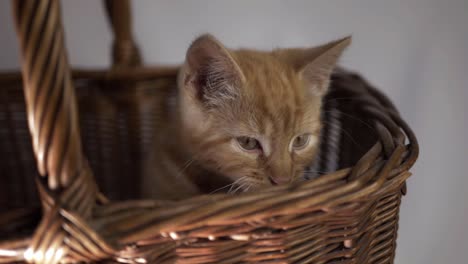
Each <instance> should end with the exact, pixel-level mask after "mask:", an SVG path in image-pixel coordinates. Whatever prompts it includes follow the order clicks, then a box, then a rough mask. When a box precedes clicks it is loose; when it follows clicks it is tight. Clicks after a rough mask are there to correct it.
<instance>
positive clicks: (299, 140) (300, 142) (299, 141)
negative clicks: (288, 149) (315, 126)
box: [292, 134, 310, 150]
mask: <svg viewBox="0 0 468 264" xmlns="http://www.w3.org/2000/svg"><path fill="white" fill-rule="evenodd" d="M309 140H310V134H302V135H299V136H297V137H296V138H294V141H293V143H292V148H293V149H296V150H297V149H303V148H305V147H306V146H307V143H309Z"/></svg>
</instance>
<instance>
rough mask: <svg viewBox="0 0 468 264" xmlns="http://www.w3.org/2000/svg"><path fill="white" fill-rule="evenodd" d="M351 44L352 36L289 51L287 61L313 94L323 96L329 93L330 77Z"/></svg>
mask: <svg viewBox="0 0 468 264" xmlns="http://www.w3.org/2000/svg"><path fill="white" fill-rule="evenodd" d="M349 44H351V36H348V37H345V38H342V39H339V40H336V41H332V42H329V43H327V44H324V45H321V46H318V47H313V48H309V49H294V50H288V51H287V53H288V55H287V56H288V58H287V59H288V60H289V61H290V63H292V64H293V66H294V68H295V69H296V70H297V71H298V72H299V73H300V74H301V76H302V78H304V80H305V81H306V82H307V84H308V85H309V87H310V89H311V92H312V94H314V95H317V96H323V95H324V94H325V93H326V92H327V89H328V85H329V82H330V75H331V74H332V72H333V69H334V68H335V65H336V63H337V62H338V59H339V57H340V56H341V54H342V53H343V51H344V49H345V48H346V47H347V46H349Z"/></svg>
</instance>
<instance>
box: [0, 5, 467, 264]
mask: <svg viewBox="0 0 468 264" xmlns="http://www.w3.org/2000/svg"><path fill="white" fill-rule="evenodd" d="M62 3H63V17H64V22H65V29H66V40H67V44H68V48H69V53H70V60H71V62H72V64H73V65H75V66H80V67H94V68H95V67H101V68H102V67H106V66H107V65H108V64H109V45H110V43H111V35H110V33H109V28H108V25H107V23H106V20H105V19H104V15H103V8H102V6H101V2H100V1H95V0H81V1H62ZM133 8H134V10H133V11H134V18H135V21H134V24H135V25H134V28H135V35H136V39H137V40H138V43H139V44H140V47H141V49H142V51H143V54H144V58H145V60H146V62H147V63H148V64H164V63H170V64H174V63H179V62H181V61H182V60H183V58H184V52H185V49H186V48H187V47H188V45H189V43H190V42H191V41H192V40H193V39H194V37H196V36H197V35H199V34H200V33H204V32H210V33H212V34H214V35H215V36H216V37H217V38H219V39H220V40H221V41H222V42H223V43H225V44H226V45H227V46H229V47H239V46H243V47H252V48H259V49H271V48H275V47H290V46H310V45H315V44H320V43H323V42H326V41H330V40H333V39H336V38H338V37H343V36H345V35H348V34H352V35H353V44H352V46H351V48H350V49H349V50H348V51H347V52H346V55H345V56H344V58H343V59H342V64H343V65H345V66H347V67H350V68H352V69H354V70H357V71H359V72H361V73H362V74H363V75H364V76H365V77H366V78H367V79H368V80H370V81H371V83H373V84H374V85H376V86H377V87H380V88H381V89H382V90H383V91H384V92H385V93H387V94H388V95H389V96H390V98H392V99H393V101H394V102H395V104H396V105H397V106H398V107H399V109H400V111H401V113H402V115H403V117H404V118H405V119H406V120H407V121H408V122H409V124H410V125H411V126H412V128H413V129H414V130H415V131H416V134H417V136H418V138H419V141H420V144H421V155H420V158H419V161H418V162H417V163H416V165H415V167H414V168H413V170H412V171H413V173H414V175H413V176H412V177H411V178H410V180H409V183H408V194H407V196H406V197H404V200H403V205H402V212H401V219H400V230H399V239H398V250H397V260H396V263H397V264H423V263H424V264H427V263H429V264H432V263H434V264H438V263H454V264H463V263H468V260H467V257H466V253H467V252H468V241H467V238H468V175H467V170H466V167H465V166H467V165H468V140H467V139H466V137H467V136H468V118H467V117H465V114H468V106H467V105H468V103H467V102H466V101H467V100H468V88H467V87H466V86H467V84H468V1H467V0H445V1H440V0H394V1H375V0H354V1H336V0H322V1H308V0H302V1H279V0H273V1H267V0H259V1H252V0H242V1H216V0H210V1H208V0H203V1H190V0H179V1H173V0H165V1H151V0H144V1H143V0H140V1H135V2H133ZM10 13H11V7H10V1H0V40H1V41H0V43H1V44H0V45H1V46H0V47H1V48H0V70H5V69H17V68H18V67H19V59H18V57H19V56H18V47H17V41H16V37H15V33H14V27H13V24H12V17H11V14H10Z"/></svg>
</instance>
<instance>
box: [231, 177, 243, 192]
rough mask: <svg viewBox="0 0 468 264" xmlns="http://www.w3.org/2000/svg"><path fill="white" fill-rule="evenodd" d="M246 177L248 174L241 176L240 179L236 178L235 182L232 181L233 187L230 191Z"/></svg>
mask: <svg viewBox="0 0 468 264" xmlns="http://www.w3.org/2000/svg"><path fill="white" fill-rule="evenodd" d="M245 179H246V176H243V177H240V178H239V179H237V180H235V181H234V182H233V183H231V188H229V191H228V193H231V192H232V189H233V188H234V186H236V185H238V184H240V183H241V182H242V181H244V180H245Z"/></svg>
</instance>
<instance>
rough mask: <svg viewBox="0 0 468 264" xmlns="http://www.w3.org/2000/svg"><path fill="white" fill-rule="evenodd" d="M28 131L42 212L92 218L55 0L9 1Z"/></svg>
mask: <svg viewBox="0 0 468 264" xmlns="http://www.w3.org/2000/svg"><path fill="white" fill-rule="evenodd" d="M12 6H13V13H14V18H15V19H14V20H15V24H16V31H17V35H18V39H19V44H20V53H21V62H22V77H23V89H24V95H25V99H26V108H27V109H26V111H27V117H28V126H29V132H30V134H31V138H32V145H33V150H34V154H35V157H36V162H37V167H38V171H39V174H40V175H41V177H40V178H38V179H37V185H38V188H39V194H40V196H41V201H42V205H43V208H44V212H45V213H47V212H48V211H49V210H51V208H53V207H63V208H67V209H70V210H73V211H74V212H77V213H78V214H80V215H81V216H82V217H84V218H87V217H89V216H90V215H91V209H92V208H93V207H94V205H95V202H96V199H97V197H98V191H97V185H96V182H95V180H94V177H93V174H92V171H91V169H90V167H89V165H88V162H87V159H86V157H85V156H84V154H83V151H82V148H81V137H80V130H79V123H78V108H77V105H76V99H75V90H74V87H73V82H72V77H71V71H70V66H69V64H68V58H67V52H66V48H65V42H64V33H63V28H62V20H61V14H60V2H59V0H12Z"/></svg>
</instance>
